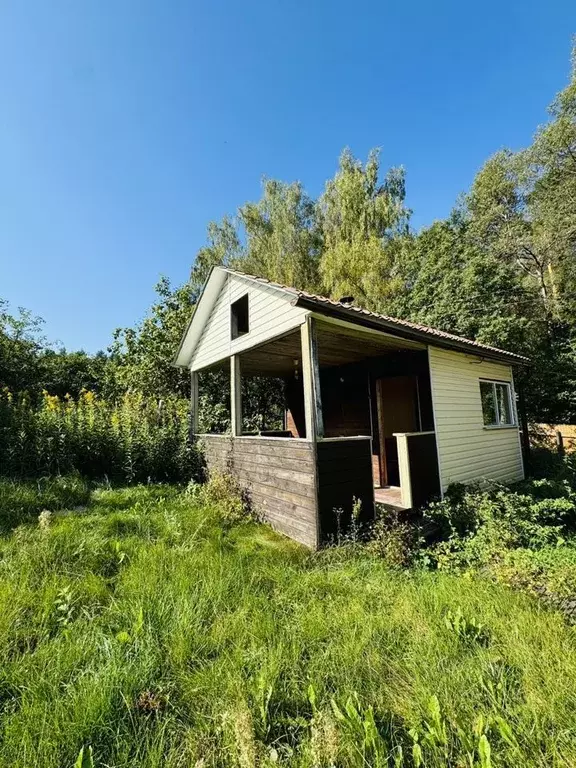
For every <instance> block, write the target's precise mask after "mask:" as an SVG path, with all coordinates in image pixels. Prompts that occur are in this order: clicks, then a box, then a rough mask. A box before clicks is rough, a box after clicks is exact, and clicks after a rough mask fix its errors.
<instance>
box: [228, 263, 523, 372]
mask: <svg viewBox="0 0 576 768" xmlns="http://www.w3.org/2000/svg"><path fill="white" fill-rule="evenodd" d="M225 269H226V271H228V272H230V273H232V274H235V275H238V276H239V277H245V278H248V279H250V280H255V281H256V282H258V283H263V284H265V285H270V286H272V287H274V288H279V289H281V290H283V291H288V292H289V293H291V294H293V295H294V297H295V298H301V299H303V300H305V301H307V302H310V303H312V304H314V305H315V306H316V307H317V308H318V311H320V312H322V310H323V309H324V310H326V309H328V308H333V309H337V310H339V311H341V312H342V313H343V314H346V315H347V316H349V318H350V320H351V321H352V322H354V320H356V321H357V322H358V320H360V318H361V317H364V318H367V319H373V320H375V321H381V322H382V323H385V324H386V325H387V326H388V328H387V330H390V331H392V332H393V329H394V328H395V327H396V328H398V330H402V329H405V330H407V331H416V332H418V333H421V334H424V335H425V336H428V337H430V339H431V340H433V339H436V340H440V341H442V340H444V341H447V342H453V343H455V344H458V345H461V346H464V347H468V348H470V350H471V351H476V352H483V351H484V352H486V353H488V354H491V355H496V356H498V357H500V356H504V357H507V358H510V360H511V361H516V362H518V363H521V364H523V365H525V364H526V363H528V362H530V361H529V358H527V357H524V356H523V355H518V354H516V353H515V352H509V351H508V350H505V349H499V348H498V347H492V346H490V345H489V344H481V343H480V342H479V341H473V340H472V339H466V338H464V337H463V336H457V335H456V334H454V333H448V332H447V331H441V330H439V329H438V328H431V327H430V326H428V325H421V324H420V323H411V322H410V321H409V320H399V319H398V318H396V317H389V316H388V315H382V314H380V313H379V312H371V311H370V310H368V309H363V308H362V307H358V306H356V305H355V304H343V303H342V302H341V301H335V300H334V299H329V298H327V297H326V296H319V295H318V294H314V293H308V292H307V291H300V290H298V289H297V288H294V287H292V286H289V285H282V284H281V283H275V282H273V281H272V280H268V279H266V278H265V277H258V276H257V275H249V274H247V273H246V272H241V271H240V270H237V269H230V268H229V267H226V268H225Z"/></svg>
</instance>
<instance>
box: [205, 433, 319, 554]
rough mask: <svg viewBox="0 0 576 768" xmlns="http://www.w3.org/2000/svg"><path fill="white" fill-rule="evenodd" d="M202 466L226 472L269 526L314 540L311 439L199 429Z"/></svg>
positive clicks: (308, 542)
mask: <svg viewBox="0 0 576 768" xmlns="http://www.w3.org/2000/svg"><path fill="white" fill-rule="evenodd" d="M200 441H201V445H202V447H203V450H204V455H205V458H206V465H207V468H208V471H214V470H216V471H219V472H225V473H228V474H231V475H232V476H233V477H234V478H236V480H237V481H238V483H239V484H240V486H241V487H242V488H243V489H244V490H245V491H246V492H247V494H248V496H249V498H250V501H251V502H252V504H253V505H254V509H255V510H256V511H257V512H258V513H259V514H260V515H262V517H263V518H264V519H265V520H266V521H267V522H269V523H270V524H271V525H272V527H273V528H275V529H276V530H278V531H280V532H281V533H284V534H286V535H287V536H290V537H291V538H292V539H295V540H296V541H299V542H301V543H302V544H306V545H307V546H309V547H313V548H315V547H317V546H318V543H319V542H318V535H317V513H316V510H317V496H316V482H315V466H314V461H315V457H314V450H313V448H314V446H313V444H312V443H309V442H305V441H303V440H302V441H301V440H291V439H279V438H265V437H254V438H250V437H236V438H232V437H230V436H227V435H202V436H201V437H200Z"/></svg>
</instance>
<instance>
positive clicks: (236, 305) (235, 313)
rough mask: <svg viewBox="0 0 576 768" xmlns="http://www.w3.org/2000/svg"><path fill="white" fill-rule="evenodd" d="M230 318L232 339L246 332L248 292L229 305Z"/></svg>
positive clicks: (247, 328)
mask: <svg viewBox="0 0 576 768" xmlns="http://www.w3.org/2000/svg"><path fill="white" fill-rule="evenodd" d="M230 320H231V331H232V338H233V339H237V338H238V337H239V336H244V335H245V334H247V333H248V331H249V330H250V328H249V327H248V294H246V295H245V296H242V297H241V298H240V299H237V301H234V302H233V303H232V304H231V305H230Z"/></svg>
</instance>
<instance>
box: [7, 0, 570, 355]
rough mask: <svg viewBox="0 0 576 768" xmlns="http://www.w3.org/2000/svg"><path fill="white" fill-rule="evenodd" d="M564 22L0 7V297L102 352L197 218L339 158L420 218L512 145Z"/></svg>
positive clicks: (456, 8) (515, 13) (435, 7)
mask: <svg viewBox="0 0 576 768" xmlns="http://www.w3.org/2000/svg"><path fill="white" fill-rule="evenodd" d="M574 32H576V4H574V2H573V0H546V2H544V1H543V0H539V1H538V2H533V1H532V0H498V1H497V2H496V0H484V1H483V2H477V3H470V2H453V1H452V0H436V2H430V0H412V2H409V1H408V2H407V1H406V0H404V2H399V1H398V0H397V1H396V2H392V1H391V0H380V2H378V1H377V0H356V2H350V1H349V0H331V1H328V0H283V1H281V0H243V2H241V3H240V2H232V0H226V1H225V0H210V1H208V0H204V1H203V2H192V0H187V1H184V0H163V1H162V0H51V1H50V2H48V1H47V0H0V71H1V72H2V77H1V78H0V297H2V298H4V299H7V300H8V301H9V302H10V303H11V306H12V307H13V308H15V307H18V306H23V307H26V308H28V309H30V310H32V311H33V312H34V313H35V314H37V315H40V316H41V317H43V318H44V320H45V322H46V325H45V329H44V330H45V333H46V335H47V336H48V337H49V338H50V339H52V340H54V341H59V342H61V343H62V344H64V345H65V346H66V347H67V348H68V349H80V348H82V349H85V350H86V351H88V352H96V351H97V350H98V349H105V348H106V347H107V346H108V344H109V343H110V340H111V337H112V332H113V330H114V329H115V328H116V327H119V326H133V325H134V323H135V322H136V321H138V320H139V319H141V318H142V317H143V316H144V314H145V312H146V309H147V307H148V306H149V305H150V304H151V303H152V301H153V298H154V290H153V288H154V285H155V283H156V282H157V280H158V278H159V277H160V275H167V276H168V277H169V278H170V279H171V281H172V282H173V284H180V283H182V282H184V281H185V280H186V279H187V277H188V274H189V271H190V267H191V265H192V262H193V260H194V256H195V253H196V252H197V250H198V249H199V248H200V247H201V246H202V245H203V244H204V243H205V238H206V225H207V224H208V222H209V221H210V220H218V219H220V218H221V217H222V216H223V215H225V214H227V213H228V214H233V213H234V212H235V210H236V209H237V208H238V206H240V205H242V204H243V203H244V202H246V201H247V200H255V199H257V198H258V197H259V194H260V184H261V179H262V177H263V176H268V177H272V178H279V179H282V180H285V181H293V180H300V181H301V182H302V183H303V184H304V185H305V187H306V189H307V191H308V192H309V193H310V194H311V195H313V196H316V195H318V194H319V193H320V192H321V191H322V189H323V186H324V183H325V181H326V179H327V178H329V177H331V176H332V175H333V174H334V172H335V170H336V167H337V160H338V155H339V154H340V151H341V150H342V148H343V147H345V146H349V147H350V148H351V149H352V151H353V152H354V154H355V155H356V156H358V157H360V158H365V156H366V154H367V153H368V151H369V150H370V148H371V147H381V160H382V166H383V167H384V168H387V167H389V166H391V165H400V164H401V165H403V166H404V167H405V168H406V173H407V198H408V199H407V203H408V205H409V206H410V207H411V208H412V209H413V211H414V215H413V219H412V224H413V226H414V227H415V228H417V229H418V228H420V227H422V226H425V225H427V224H430V223H431V222H433V221H434V220H435V219H438V218H442V217H445V216H446V215H448V214H449V212H450V210H451V208H452V207H453V205H454V202H455V200H456V198H457V196H458V195H459V194H460V193H461V192H463V191H465V190H466V189H467V188H468V187H469V185H470V183H471V182H472V180H473V178H474V175H475V174H476V172H477V171H478V170H479V168H480V167H481V166H482V164H483V162H484V161H485V160H486V159H487V158H488V157H489V156H490V155H491V154H493V153H494V152H496V151H497V150H498V149H501V148H502V147H510V148H512V149H519V148H521V147H523V146H526V145H527V144H528V143H529V142H530V140H531V136H532V135H533V133H534V131H535V129H536V127H537V126H538V125H539V124H541V123H542V122H544V121H545V120H546V117H547V113H546V107H547V105H548V104H549V103H550V101H551V100H552V98H553V96H554V94H555V93H556V92H557V91H559V90H560V89H562V88H563V87H564V85H565V84H566V82H567V79H568V75H569V57H570V46H571V35H572V33H574Z"/></svg>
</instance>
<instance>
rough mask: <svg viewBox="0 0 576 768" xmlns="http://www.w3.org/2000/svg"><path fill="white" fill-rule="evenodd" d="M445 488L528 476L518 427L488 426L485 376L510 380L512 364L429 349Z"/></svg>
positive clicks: (512, 479)
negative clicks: (484, 410)
mask: <svg viewBox="0 0 576 768" xmlns="http://www.w3.org/2000/svg"><path fill="white" fill-rule="evenodd" d="M428 354H429V359H430V379H431V385H432V399H433V404H434V416H435V421H436V440H437V444H438V454H439V461H440V478H441V483H442V490H443V491H444V490H446V488H447V487H448V485H450V483H466V482H470V481H472V480H481V479H489V480H498V481H500V482H513V481H515V480H521V479H522V478H523V476H524V470H523V465H522V454H521V450H520V440H519V434H518V428H517V427H512V428H510V427H508V428H496V429H486V428H485V427H484V423H483V419H482V402H481V399H480V384H479V380H480V379H481V378H482V379H496V380H499V381H512V370H511V368H510V366H509V365H504V364H501V363H493V362H480V358H478V357H474V356H472V355H467V354H465V353H461V352H450V351H447V350H443V349H438V348H437V347H428Z"/></svg>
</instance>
